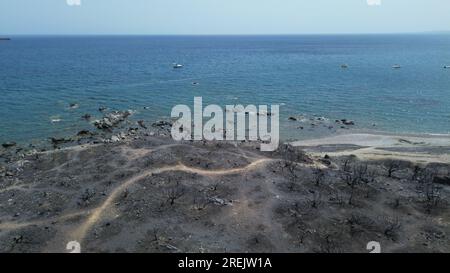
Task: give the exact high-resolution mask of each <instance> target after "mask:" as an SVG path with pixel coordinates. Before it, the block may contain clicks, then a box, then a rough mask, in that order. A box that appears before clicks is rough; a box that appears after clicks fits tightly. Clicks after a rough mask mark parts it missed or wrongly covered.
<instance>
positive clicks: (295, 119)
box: [289, 117, 297, 121]
mask: <svg viewBox="0 0 450 273" xmlns="http://www.w3.org/2000/svg"><path fill="white" fill-rule="evenodd" d="M289 120H292V121H297V118H295V117H289Z"/></svg>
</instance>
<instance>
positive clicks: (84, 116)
mask: <svg viewBox="0 0 450 273" xmlns="http://www.w3.org/2000/svg"><path fill="white" fill-rule="evenodd" d="M81 118H83V119H86V120H88V119H90V118H91V115H89V114H84V115H83V116H82V117H81Z"/></svg>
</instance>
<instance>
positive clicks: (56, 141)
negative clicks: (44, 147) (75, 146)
mask: <svg viewBox="0 0 450 273" xmlns="http://www.w3.org/2000/svg"><path fill="white" fill-rule="evenodd" d="M50 141H51V142H52V144H53V145H55V146H56V145H59V144H63V143H67V142H71V141H72V139H70V138H54V137H51V138H50Z"/></svg>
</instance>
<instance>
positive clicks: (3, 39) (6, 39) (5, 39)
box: [0, 37, 11, 41]
mask: <svg viewBox="0 0 450 273" xmlns="http://www.w3.org/2000/svg"><path fill="white" fill-rule="evenodd" d="M9 40H11V38H2V37H0V41H9Z"/></svg>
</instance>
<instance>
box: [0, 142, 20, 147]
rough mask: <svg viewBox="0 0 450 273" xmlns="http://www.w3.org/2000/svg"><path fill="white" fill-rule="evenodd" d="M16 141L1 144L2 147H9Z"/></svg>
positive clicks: (14, 144)
mask: <svg viewBox="0 0 450 273" xmlns="http://www.w3.org/2000/svg"><path fill="white" fill-rule="evenodd" d="M16 144H17V143H15V142H14V141H11V142H5V143H3V144H2V146H3V148H10V147H14V146H16Z"/></svg>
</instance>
